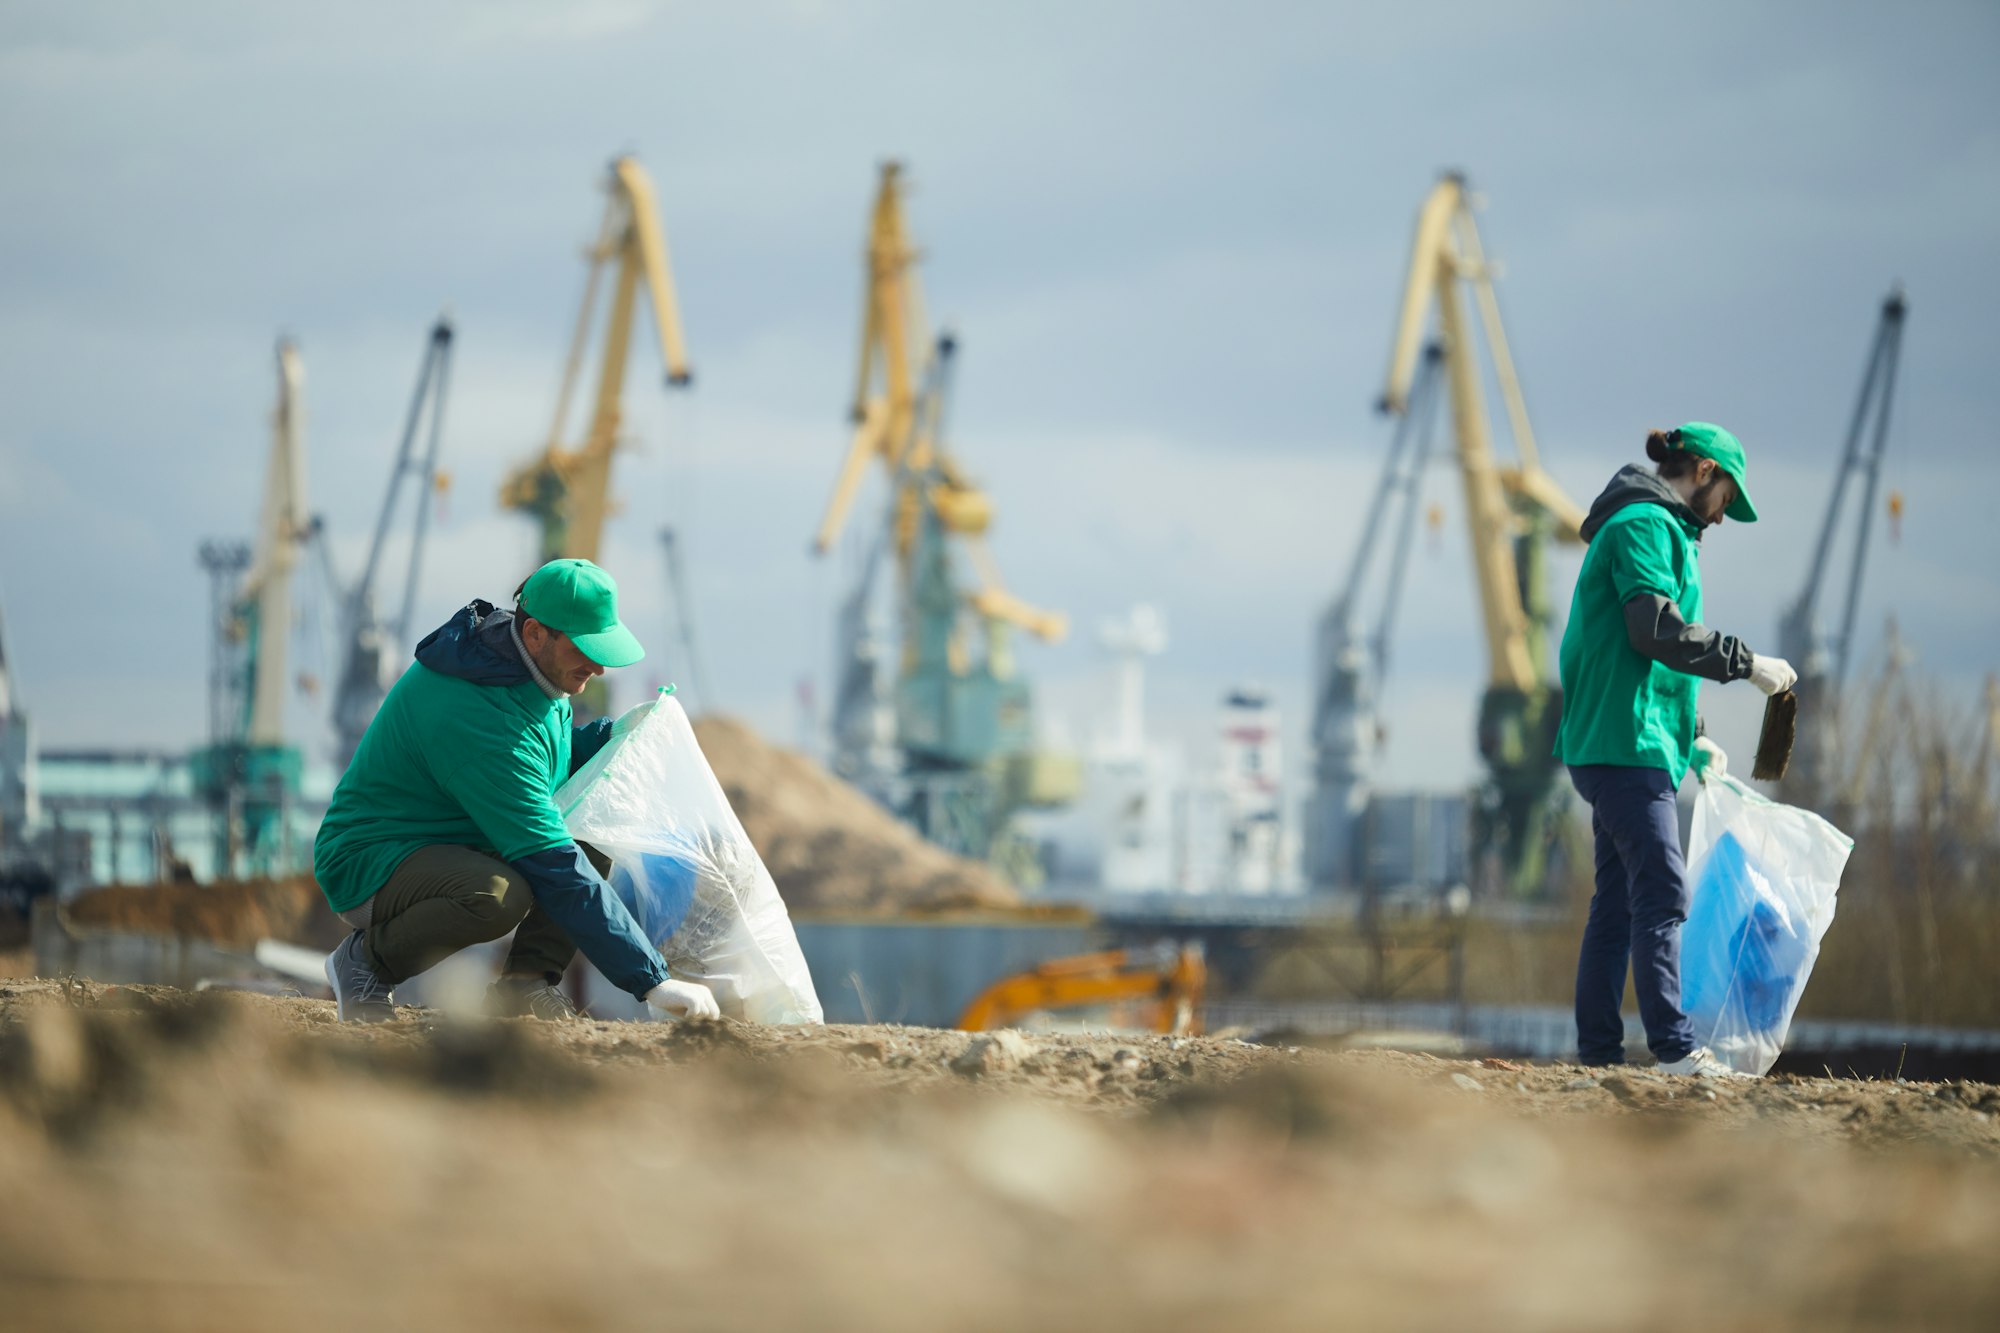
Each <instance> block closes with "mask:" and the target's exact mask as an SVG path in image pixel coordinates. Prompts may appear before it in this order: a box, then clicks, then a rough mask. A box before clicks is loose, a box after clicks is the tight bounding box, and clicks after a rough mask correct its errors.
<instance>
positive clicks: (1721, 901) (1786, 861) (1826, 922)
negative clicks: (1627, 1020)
mask: <svg viewBox="0 0 2000 1333" xmlns="http://www.w3.org/2000/svg"><path fill="white" fill-rule="evenodd" d="M1853 850H1854V840H1853V839H1852V838H1850V837H1848V836H1847V835H1846V834H1845V833H1842V832H1841V831H1840V830H1839V829H1837V828H1835V827H1834V826H1833V825H1831V824H1829V823H1827V822H1826V821H1825V820H1824V819H1821V818H1820V817H1819V816H1818V815H1816V814H1814V813H1812V812H1811V811H1810V810H1800V809H1798V808H1796V807H1795V806H1789V805H1780V804H1778V803H1777V802H1776V801H1772V800H1768V799H1766V798H1765V797H1763V796H1760V795H1758V794H1757V793H1756V792H1754V791H1752V790H1751V789H1750V788H1749V787H1747V786H1745V785H1744V784H1743V783H1742V782H1741V781H1739V780H1737V779H1736V778H1732V777H1729V776H1726V775H1724V776H1721V777H1711V778H1710V779H1709V780H1708V781H1706V782H1704V783H1703V784H1702V786H1701V791H1700V793H1699V794H1698V795H1696V797H1695V802H1694V831H1693V832H1692V834H1690V836H1689V838H1688V859H1687V870H1688V882H1689V883H1690V884H1691V885H1693V888H1692V889H1691V891H1690V901H1689V905H1688V919H1687V924H1686V925H1684V926H1682V927H1681V1008H1682V1009H1683V1010H1685V1011H1686V1013H1687V1016H1688V1018H1689V1020H1690V1021H1691V1022H1692V1023H1693V1024H1694V1039H1695V1041H1696V1042H1698V1043H1700V1044H1701V1045H1704V1046H1707V1047H1708V1048H1709V1049H1710V1050H1711V1051H1713V1052H1715V1055H1716V1058H1717V1059H1719V1060H1721V1061H1723V1062H1724V1063H1725V1064H1727V1065H1729V1066H1730V1067H1731V1068H1732V1069H1738V1070H1741V1071H1742V1072H1744V1073H1746V1074H1765V1073H1769V1072H1770V1069H1771V1066H1772V1065H1773V1064H1775V1063H1776V1062H1777V1059H1778V1052H1779V1051H1781V1050H1783V1049H1784V1045H1785V1034H1786V1033H1787V1032H1788V1031H1789V1030H1790V1028H1791V1025H1792V1014H1793V1013H1794V1012H1795V1011H1796V1010H1797V1009H1798V1007H1799V995H1800V993H1801V992H1803V991H1804V990H1805V985H1806V978H1807V977H1808V976H1809V975H1811V973H1812V966H1813V961H1814V960H1815V959H1816V958H1818V957H1819V942H1820V940H1821V939H1822V938H1823V937H1824V936H1825V935H1826V929H1827V927H1828V926H1830V925H1832V924H1833V906H1834V895H1835V893H1836V891H1837V890H1838V889H1839V887H1840V872H1841V870H1842V869H1843V868H1844V867H1845V866H1846V865H1847V857H1848V853H1850V852H1852V851H1853Z"/></svg>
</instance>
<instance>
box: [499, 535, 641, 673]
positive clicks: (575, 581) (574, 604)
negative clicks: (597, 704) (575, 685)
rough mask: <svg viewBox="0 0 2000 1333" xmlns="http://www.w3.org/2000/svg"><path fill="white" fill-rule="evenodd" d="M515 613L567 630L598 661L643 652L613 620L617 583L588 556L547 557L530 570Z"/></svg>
mask: <svg viewBox="0 0 2000 1333" xmlns="http://www.w3.org/2000/svg"><path fill="white" fill-rule="evenodd" d="M521 612H522V614H524V615H527V616H530V617H532V618H534V619H536V620H539V621H541V622H542V623H543V624H544V625H547V626H548V627H549V628H550V629H553V630H560V631H562V632H563V633H564V634H567V635H568V636H569V641H570V642H571V643H573V644H575V645H576V648H577V651H578V652H580V653H582V654H583V655H584V656H585V657H588V658H589V659H590V660H591V661H593V662H595V663H597V665H599V666H604V667H623V666H631V665H632V664H633V663H634V662H636V661H638V660H639V659H640V658H642V657H644V656H645V655H646V650H645V649H644V648H641V647H640V646H639V641H638V640H637V639H635V638H633V637H632V631H631V630H629V629H626V628H625V626H624V625H622V624H620V623H619V620H618V584H617V583H616V582H615V581H614V580H613V579H612V577H611V576H610V575H609V574H607V573H605V572H604V571H603V570H601V569H599V568H598V567H597V566H596V565H593V564H591V563H590V561H588V560H551V561H549V563H547V564H546V565H543V566H542V567H541V568H540V569H538V570H536V571H535V572H534V573H533V574H530V575H529V576H528V581H527V583H526V584H524V585H523V586H522V588H521Z"/></svg>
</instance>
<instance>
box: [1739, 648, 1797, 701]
mask: <svg viewBox="0 0 2000 1333" xmlns="http://www.w3.org/2000/svg"><path fill="white" fill-rule="evenodd" d="M1750 683H1751V684H1752V685H1755V686H1756V687H1757V688H1758V689H1760V690H1762V691H1764V693H1766V694H1783V693H1784V692H1785V691H1786V690H1789V689H1790V688H1792V686H1794V685H1796V684H1798V683H1799V673H1798V672H1796V671H1794V670H1792V664H1791V663H1790V662H1787V661H1786V660H1785V659H1784V658H1782V657H1766V656H1765V655H1764V654H1762V653H1752V654H1751V655H1750Z"/></svg>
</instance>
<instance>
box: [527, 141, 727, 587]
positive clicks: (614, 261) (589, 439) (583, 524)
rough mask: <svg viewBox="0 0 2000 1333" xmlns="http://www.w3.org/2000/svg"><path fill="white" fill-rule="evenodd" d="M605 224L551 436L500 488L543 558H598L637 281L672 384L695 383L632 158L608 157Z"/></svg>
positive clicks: (588, 254)
mask: <svg viewBox="0 0 2000 1333" xmlns="http://www.w3.org/2000/svg"><path fill="white" fill-rule="evenodd" d="M605 193H606V195H607V196H608V197H607V199H606V201H605V208H604V221H603V223H602V225H601V226H600V227H599V229H598V233H597V239H596V241H594V242H593V243H592V244H591V246H590V248H589V249H588V250H586V251H585V252H584V257H585V258H586V260H588V262H589V265H590V271H589V277H588V278H587V280H586V281H585V284H584V291H583V306H582V309H581V310H580V311H579V312H578V314H577V319H576V331H575V333H574V334H573V335H572V336H571V338H570V347H569V358H568V360H567V361H566V362H565V363H564V367H563V379H562V388H561V391H560V392H559V393H558V394H557V396H556V410H555V417H554V419H553V420H552V421H551V422H550V423H549V434H548V441H547V443H546V444H545V445H544V447H543V449H542V452H541V453H540V454H539V455H538V456H537V457H535V458H534V459H533V460H532V461H530V462H527V463H524V464H523V465H521V466H520V467H518V468H516V469H514V471H513V472H512V473H510V474H509V475H508V477H507V479H506V481H505V482H504V483H503V484H502V485H501V487H500V503H501V504H502V505H503V506H505V507H506V508H509V509H516V510H519V511H521V512H523V513H526V514H529V515H532V516H533V517H534V518H535V520H536V521H537V522H538V523H540V525H541V535H542V540H541V559H542V560H544V561H548V560H555V559H559V558H562V557H565V556H567V557H574V558H578V559H583V560H595V559H597V555H598V548H599V545H600V543H601V542H602V540H603V536H604V520H605V517H606V515H607V514H608V513H609V511H610V508H611V455H612V453H613V452H614V451H615V450H616V449H617V447H618V444H619V428H620V425H621V423H622V420H623V417H622V409H621V406H620V404H621V401H622V399H623V396H624V389H625V367H626V362H627V361H628V360H630V352H631V346H632V319H633V314H634V308H635V307H636V305H637V304H638V300H639V292H640V289H641V287H643V288H644V289H645V292H646V295H647V297H648V299H649V301H650V303H651V305H652V307H653V322H654V325H655V327H657V328H658V330H659V335H660V355H661V360H662V362H663V363H664V365H665V368H666V380H667V384H668V385H669V386H671V387H676V388H678V387H683V386H685V385H687V384H689V383H691V382H692V381H693V375H692V373H691V372H690V371H689V370H688V364H687V351H686V347H685V346H684V344H683V342H682V338H681V320H680V310H679V307H678V306H677V305H676V304H675V301H674V281H673V274H672V272H671V270H670V269H669V268H668V266H667V241H666V235H665V233H664V232H663V231H662V230H661V227H660V212H659V207H658V205H657V204H656V203H655V201H654V194H653V183H652V181H651V180H649V179H648V178H647V176H646V172H645V169H644V168H643V167H641V166H640V165H639V163H638V161H637V159H635V158H633V157H631V156H629V155H628V156H623V157H619V158H617V159H615V160H613V162H612V163H611V168H610V171H609V172H608V173H607V178H606V181H605ZM607 268H611V269H614V270H615V273H614V275H613V277H612V284H611V286H612V291H611V311H610V314H609V316H608V317H607V319H606V321H605V325H604V337H603V347H602V350H601V353H600V357H601V362H600V365H599V367H598V372H597V397H596V403H595V405H594V407H593V408H592V411H591V414H590V423H589V425H588V426H587V427H586V428H585V432H584V435H583V439H582V440H581V442H579V443H578V444H577V445H575V446H574V447H571V446H567V445H565V444H564V443H563V430H564V427H565V425H566V424H567V422H568V419H569V409H570V402H571V399H572V397H573V396H574V394H575V390H576V383H577V379H578V377H579V375H580V373H581V371H582V368H583V359H584V353H585V352H586V350H587V349H588V345H589V342H590V332H591V319H592V316H593V315H594V314H595V313H596V309H597V299H598V294H599V290H600V289H601V287H602V286H603V278H604V273H605V270H606V269H607Z"/></svg>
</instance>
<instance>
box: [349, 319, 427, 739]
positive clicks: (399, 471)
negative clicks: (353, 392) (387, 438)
mask: <svg viewBox="0 0 2000 1333" xmlns="http://www.w3.org/2000/svg"><path fill="white" fill-rule="evenodd" d="M451 347H452V325H451V320H450V319H449V318H447V317H445V316H443V315H440V316H438V319H437V322H436V323H435V324H433V325H432V326H431V331H430V338H429V340H428V342H427V343H426V344H425V348H424V359H423V364H422V366H421V368H420V369H419V370H418V372H417V387H416V391H415V392H414V393H413V394H412V395H411V397H410V410H409V414H408V416H407V417H406V418H405V419H404V422H403V435H402V441H401V444H400V445H399V446H398V448H397V451H396V463H395V466H394V467H393V468H392V469H391V470H390V473H389V493H388V494H387V495H386V496H385V497H384V498H383V500H382V511H381V513H380V514H379V515H378V516H377V517H376V520H375V535H374V539H373V540H372V541H370V542H369V544H368V561H367V563H366V564H365V565H364V566H362V570H361V577H360V578H359V579H358V580H357V581H356V582H355V584H354V586H353V587H352V588H350V589H348V590H347V594H346V596H345V597H344V598H343V600H342V610H341V643H342V655H341V663H340V679H339V683H338V685H337V686H336V688H335V690H334V696H333V730H334V751H335V752H334V758H335V760H336V762H338V764H339V765H340V767H342V768H346V767H347V765H348V763H349V762H351V761H352V760H353V758H354V751H355V749H356V747H357V746H359V745H360V744H361V737H362V735H363V734H364V733H365V732H366V731H367V730H368V724H369V723H370V722H372V721H373V720H374V718H375V712H376V710H377V709H378V708H380V707H381V706H382V700H383V698H384V696H385V695H386V694H387V693H388V682H387V681H385V680H384V679H383V676H384V672H385V667H386V663H387V657H388V653H389V652H390V650H391V649H397V650H400V649H404V648H407V647H408V645H409V641H410V617H411V615H412V614H413V612H414V610H415V605H416V597H417V584H418V579H419V576H420V575H421V573H422V570H423V553H424V537H425V535H426V533H427V532H428V530H429V524H430V511H431V497H432V496H433V495H434V494H435V493H436V491H437V489H438V486H439V483H440V475H439V473H438V453H439V448H440V445H441V443H442V440H443V435H444V405H445V394H446V389H447V386H448V385H449V383H450V378H451ZM426 417H428V429H427V430H426V429H425V423H426ZM420 434H422V435H423V437H424V441H423V444H422V446H421V452H420V451H419V443H418V437H419V435H420ZM408 477H414V478H415V479H416V482H417V487H416V491H417V500H416V516H415V519H414V531H413V534H412V537H411V541H410V564H409V569H408V571H407V573H406V576H405V578H404V581H403V596H402V602H401V606H400V609H399V610H398V611H397V613H396V616H395V618H394V619H392V620H387V621H385V620H383V619H382V618H381V616H380V615H379V613H378V612H377V610H376V607H375V580H376V577H377V575H378V574H379V573H380V571H381V567H382V559H383V555H384V551H385V548H386V547H387V544H388V539H389V529H390V527H391V526H392V524H393V523H394V520H395V516H396V507H397V504H396V502H397V500H398V499H399V498H400V496H401V493H402V486H403V481H404V479H405V478H408ZM321 550H322V552H324V550H325V547H324V545H322V547H321ZM330 573H331V571H330V570H329V574H330ZM328 581H329V582H334V580H332V579H331V578H329V580H328Z"/></svg>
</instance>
